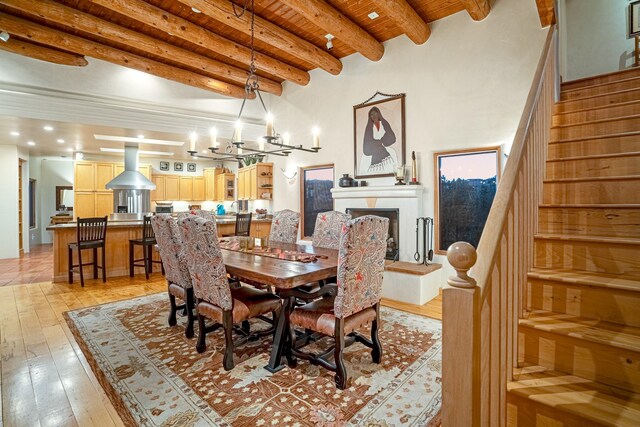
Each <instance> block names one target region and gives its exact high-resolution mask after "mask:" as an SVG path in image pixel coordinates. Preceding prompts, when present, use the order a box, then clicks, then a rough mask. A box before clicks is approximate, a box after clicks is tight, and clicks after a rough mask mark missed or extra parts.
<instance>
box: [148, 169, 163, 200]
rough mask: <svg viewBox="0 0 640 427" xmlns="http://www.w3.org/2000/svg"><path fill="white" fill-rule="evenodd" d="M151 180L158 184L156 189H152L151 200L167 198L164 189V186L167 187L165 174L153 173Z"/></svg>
mask: <svg viewBox="0 0 640 427" xmlns="http://www.w3.org/2000/svg"><path fill="white" fill-rule="evenodd" d="M151 182H153V183H154V184H155V185H156V189H155V190H151V201H152V202H155V201H163V200H167V199H166V198H165V191H164V187H165V182H166V181H165V176H164V175H153V176H152V177H151Z"/></svg>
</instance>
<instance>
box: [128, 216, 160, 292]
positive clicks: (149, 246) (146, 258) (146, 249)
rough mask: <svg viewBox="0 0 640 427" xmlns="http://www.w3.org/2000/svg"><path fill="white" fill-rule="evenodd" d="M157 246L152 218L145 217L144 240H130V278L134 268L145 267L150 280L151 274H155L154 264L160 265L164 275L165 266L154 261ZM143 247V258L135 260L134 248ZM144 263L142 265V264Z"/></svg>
mask: <svg viewBox="0 0 640 427" xmlns="http://www.w3.org/2000/svg"><path fill="white" fill-rule="evenodd" d="M155 245H156V235H155V234H154V232H153V227H151V217H150V216H145V217H144V220H143V223H142V238H141V239H131V240H129V277H133V269H134V267H144V276H145V277H146V279H147V280H149V273H153V263H154V262H155V263H158V264H160V266H161V268H162V274H164V266H162V261H154V260H153V248H154V247H155ZM136 246H142V258H138V259H134V258H133V256H134V248H135V247H136ZM140 262H142V264H140Z"/></svg>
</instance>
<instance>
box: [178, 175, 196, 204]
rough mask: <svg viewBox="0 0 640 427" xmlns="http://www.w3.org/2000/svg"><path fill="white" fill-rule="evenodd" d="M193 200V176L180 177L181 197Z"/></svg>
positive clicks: (181, 198)
mask: <svg viewBox="0 0 640 427" xmlns="http://www.w3.org/2000/svg"><path fill="white" fill-rule="evenodd" d="M179 200H186V201H191V200H193V178H191V177H190V176H181V177H180V199H179Z"/></svg>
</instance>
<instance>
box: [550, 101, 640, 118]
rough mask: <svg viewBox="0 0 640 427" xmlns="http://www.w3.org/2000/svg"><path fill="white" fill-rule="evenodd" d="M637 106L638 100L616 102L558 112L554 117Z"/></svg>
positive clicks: (639, 102)
mask: <svg viewBox="0 0 640 427" xmlns="http://www.w3.org/2000/svg"><path fill="white" fill-rule="evenodd" d="M636 104H640V100H637V101H625V102H615V103H613V104H607V105H598V106H595V107H584V108H580V109H577V110H571V111H558V112H554V113H553V115H554V116H564V115H569V114H575V113H583V112H585V111H594V110H606V109H608V108H618V107H625V106H631V105H636Z"/></svg>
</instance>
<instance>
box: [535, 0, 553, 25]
mask: <svg viewBox="0 0 640 427" xmlns="http://www.w3.org/2000/svg"><path fill="white" fill-rule="evenodd" d="M536 5H537V6H538V15H540V25H541V26H542V27H548V26H549V25H551V24H555V23H556V12H555V1H554V0H536Z"/></svg>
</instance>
